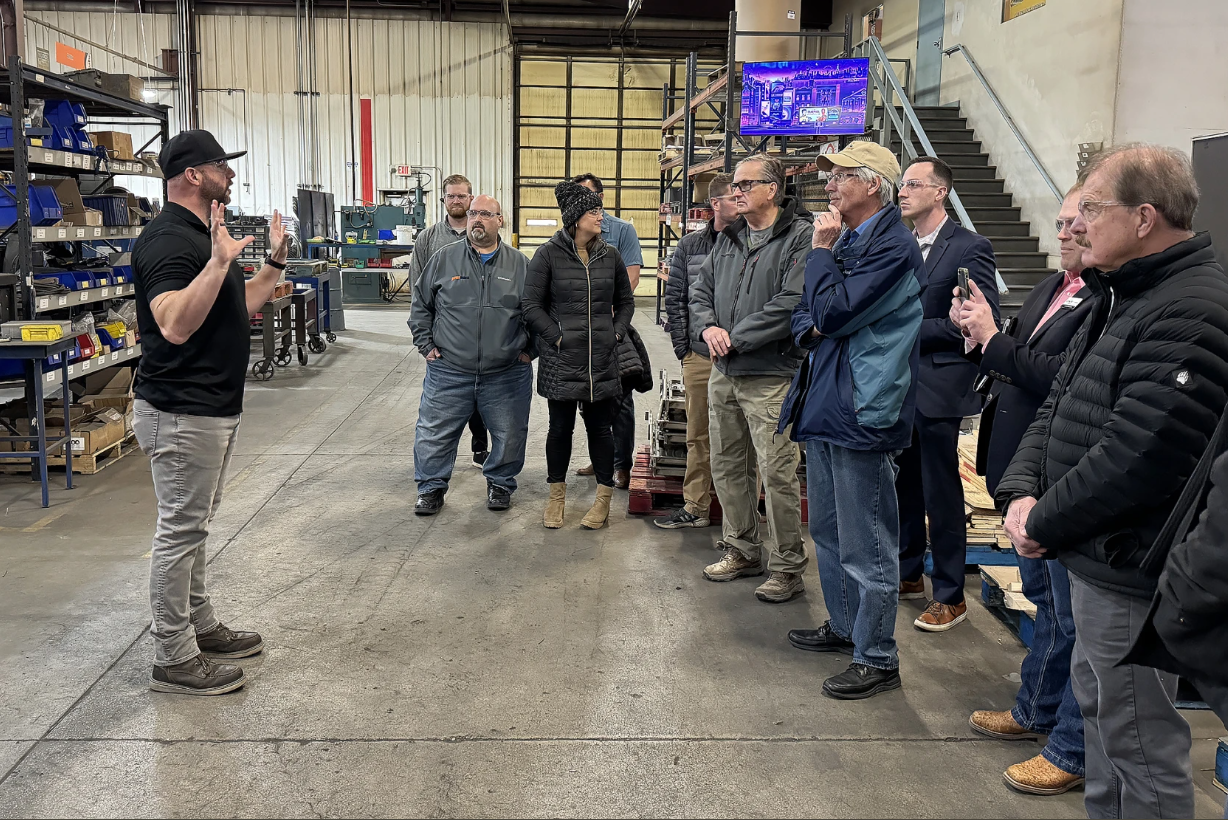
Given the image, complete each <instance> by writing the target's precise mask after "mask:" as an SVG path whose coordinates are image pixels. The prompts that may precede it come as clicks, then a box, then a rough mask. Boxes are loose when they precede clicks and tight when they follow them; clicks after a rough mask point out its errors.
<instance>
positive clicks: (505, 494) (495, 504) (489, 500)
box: [486, 484, 512, 512]
mask: <svg viewBox="0 0 1228 820" xmlns="http://www.w3.org/2000/svg"><path fill="white" fill-rule="evenodd" d="M510 506H512V493H511V491H510V490H508V489H507V488H506V487H500V486H499V485H497V484H487V485H486V509H488V510H494V511H495V512H503V511H504V510H506V509H507V508H508V507H510Z"/></svg>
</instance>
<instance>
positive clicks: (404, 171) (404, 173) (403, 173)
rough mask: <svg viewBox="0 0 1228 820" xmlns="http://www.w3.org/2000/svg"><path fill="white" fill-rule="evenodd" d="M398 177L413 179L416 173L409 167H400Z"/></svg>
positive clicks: (397, 171)
mask: <svg viewBox="0 0 1228 820" xmlns="http://www.w3.org/2000/svg"><path fill="white" fill-rule="evenodd" d="M396 175H397V176H399V177H412V176H413V175H414V173H413V171H411V170H409V166H408V165H398V166H397V170H396Z"/></svg>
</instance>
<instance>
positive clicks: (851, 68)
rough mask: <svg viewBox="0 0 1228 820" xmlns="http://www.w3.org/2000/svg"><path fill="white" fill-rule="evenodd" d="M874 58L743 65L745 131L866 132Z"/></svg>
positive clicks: (782, 133)
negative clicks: (869, 84) (867, 105)
mask: <svg viewBox="0 0 1228 820" xmlns="http://www.w3.org/2000/svg"><path fill="white" fill-rule="evenodd" d="M869 78H870V61H869V60H867V59H848V60H801V61H797V62H786V63H746V64H744V65H743V67H742V121H741V131H740V132H741V133H742V134H743V135H744V136H747V135H749V136H759V137H768V136H774V137H795V136H815V135H835V134H861V133H863V132H864V131H865V129H866V94H867V90H868V88H867V87H868V83H869Z"/></svg>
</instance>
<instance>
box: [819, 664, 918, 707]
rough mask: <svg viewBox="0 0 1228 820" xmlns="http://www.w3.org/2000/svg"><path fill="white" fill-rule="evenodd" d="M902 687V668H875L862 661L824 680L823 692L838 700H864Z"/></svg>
mask: <svg viewBox="0 0 1228 820" xmlns="http://www.w3.org/2000/svg"><path fill="white" fill-rule="evenodd" d="M899 688H900V670H898V669H875V668H874V667H872V666H864V665H862V664H860V663H851V664H849V668H848V669H846V670H844V671H843V672H841V673H840V674H839V675H836V676H835V677H831V678H828V679H827V680H825V681H823V694H824V695H827V697H829V698H835V699H836V700H863V699H864V698H872V697H874V696H875V695H877V694H879V693H880V692H890V691H891V690H892V689H899Z"/></svg>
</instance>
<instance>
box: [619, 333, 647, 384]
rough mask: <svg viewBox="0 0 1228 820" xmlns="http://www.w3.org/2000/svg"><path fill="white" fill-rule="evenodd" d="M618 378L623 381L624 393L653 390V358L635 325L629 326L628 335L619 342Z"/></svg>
mask: <svg viewBox="0 0 1228 820" xmlns="http://www.w3.org/2000/svg"><path fill="white" fill-rule="evenodd" d="M618 378H619V380H620V381H621V382H622V388H623V394H624V395H625V394H627V393H630V392H631V391H633V390H634V391H635V392H636V393H647V392H648V391H650V390H652V360H651V359H649V358H648V348H647V347H645V346H644V340H643V339H641V338H640V334H639V332H638V331H637V330H636V329H635V328H634V327H631V328H629V329H628V331H627V335H626V336H625V337H623V340H622V341H621V342H619V343H618Z"/></svg>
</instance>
